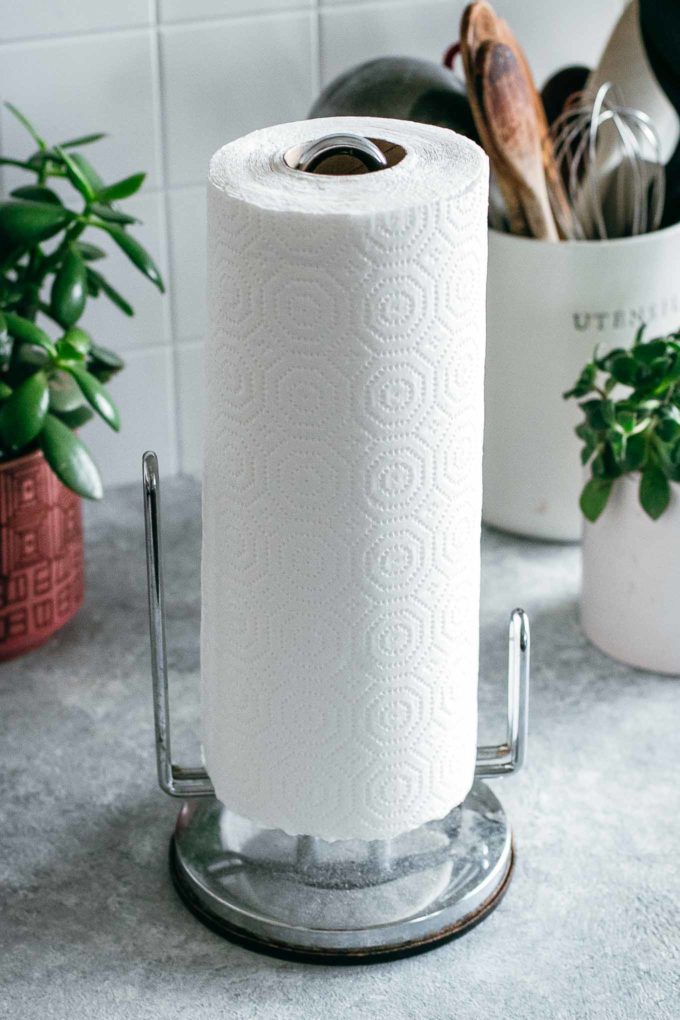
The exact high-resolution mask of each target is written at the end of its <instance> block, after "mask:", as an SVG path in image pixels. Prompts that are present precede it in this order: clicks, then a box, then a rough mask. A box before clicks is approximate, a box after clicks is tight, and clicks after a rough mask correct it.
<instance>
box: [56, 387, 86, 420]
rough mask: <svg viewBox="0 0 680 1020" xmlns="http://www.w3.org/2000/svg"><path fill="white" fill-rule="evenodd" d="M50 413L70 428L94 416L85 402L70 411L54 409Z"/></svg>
mask: <svg viewBox="0 0 680 1020" xmlns="http://www.w3.org/2000/svg"><path fill="white" fill-rule="evenodd" d="M74 386H75V383H74ZM78 392H80V391H78ZM52 413H53V414H55V415H56V416H57V418H58V419H59V421H63V423H64V425H68V427H69V428H70V429H79V428H80V427H81V426H82V425H87V423H88V421H92V419H93V418H94V412H93V411H91V410H90V408H89V407H88V406H87V405H86V404H81V405H80V407H75V408H74V409H73V410H72V411H54V412H52Z"/></svg>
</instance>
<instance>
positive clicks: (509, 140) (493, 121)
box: [476, 40, 559, 241]
mask: <svg viewBox="0 0 680 1020" xmlns="http://www.w3.org/2000/svg"><path fill="white" fill-rule="evenodd" d="M476 71H477V75H478V77H479V78H480V79H481V88H482V98H483V110H484V116H485V119H486V124H487V129H488V131H489V134H490V135H491V138H492V141H493V143H494V145H495V147H496V150H497V151H498V153H499V155H500V157H501V162H500V164H499V166H500V167H501V168H502V171H501V172H502V173H503V174H504V176H505V177H506V178H507V179H508V180H509V181H511V182H513V183H514V186H515V189H516V191H517V194H518V195H519V200H520V204H521V206H522V210H523V212H524V215H525V218H526V221H527V224H528V226H529V229H530V231H531V234H532V235H533V236H534V237H537V238H541V239H543V240H546V241H557V240H558V239H559V238H558V233H557V228H556V225H555V220H554V218H553V214H552V209H551V206H550V198H549V196H548V189H547V186H546V180H545V173H544V168H543V154H542V149H541V135H540V126H539V124H538V123H537V119H536V113H535V105H534V95H533V83H532V82H531V81H529V80H527V77H526V74H525V70H524V67H523V64H522V61H521V60H520V59H518V58H517V57H516V56H515V54H514V52H513V50H512V49H511V48H510V47H509V46H507V45H506V44H505V43H499V42H491V41H490V40H487V41H486V42H485V43H483V44H482V46H480V48H479V51H478V53H477V68H476Z"/></svg>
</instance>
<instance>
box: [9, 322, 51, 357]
mask: <svg viewBox="0 0 680 1020" xmlns="http://www.w3.org/2000/svg"><path fill="white" fill-rule="evenodd" d="M5 321H6V323H7V329H8V331H9V333H10V335H11V336H13V337H14V339H15V340H21V341H23V342H24V343H28V344H35V345H36V346H38V347H43V348H44V349H45V350H46V351H47V353H48V354H49V355H50V356H51V357H53V358H54V357H56V354H57V349H56V347H55V346H54V344H53V343H52V341H51V340H50V338H49V337H48V335H47V333H46V332H45V330H44V329H41V328H40V326H36V324H35V323H34V322H31V321H30V319H24V317H23V316H22V315H17V314H16V313H15V312H5Z"/></svg>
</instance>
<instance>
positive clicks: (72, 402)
mask: <svg viewBox="0 0 680 1020" xmlns="http://www.w3.org/2000/svg"><path fill="white" fill-rule="evenodd" d="M48 386H49V392H50V406H49V409H50V411H51V412H52V413H53V414H54V413H55V412H57V413H58V414H66V413H68V412H69V411H75V410H76V409H77V408H79V407H82V406H83V395H82V393H81V392H80V386H79V385H78V383H77V382H76V381H75V379H73V378H72V377H71V376H70V375H69V373H68V372H64V371H63V370H62V369H59V371H57V372H55V373H54V374H53V375H52V377H51V378H50V381H49V383H48Z"/></svg>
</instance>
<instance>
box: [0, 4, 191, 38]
mask: <svg viewBox="0 0 680 1020" xmlns="http://www.w3.org/2000/svg"><path fill="white" fill-rule="evenodd" d="M182 2H183V0H180V3H182ZM153 9H154V0H13V2H12V0H11V2H9V3H4V4H3V5H2V28H1V30H0V31H1V33H2V38H3V39H20V38H28V37H32V36H46V35H71V34H75V33H76V32H101V31H111V30H114V29H117V28H131V27H133V26H140V25H149V24H151V21H152V20H153Z"/></svg>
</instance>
